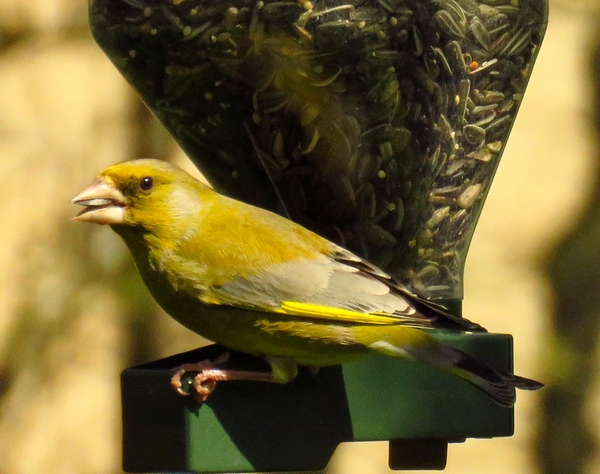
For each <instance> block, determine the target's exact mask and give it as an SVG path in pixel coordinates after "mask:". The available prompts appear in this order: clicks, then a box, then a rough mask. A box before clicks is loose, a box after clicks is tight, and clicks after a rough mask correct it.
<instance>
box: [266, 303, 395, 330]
mask: <svg viewBox="0 0 600 474" xmlns="http://www.w3.org/2000/svg"><path fill="white" fill-rule="evenodd" d="M277 312H278V313H284V314H288V315H290V316H303V317H306V318H315V319H330V320H334V321H337V322H346V323H355V324H378V325H381V324H398V318H397V317H394V316H391V315H387V314H384V313H364V314H363V313H357V312H356V311H350V310H347V309H341V308H334V307H331V306H323V305H320V304H312V303H299V302H298V301H285V302H284V303H283V304H282V305H281V307H280V308H279V309H278V310H277Z"/></svg>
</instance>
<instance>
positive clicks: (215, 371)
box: [171, 353, 274, 403]
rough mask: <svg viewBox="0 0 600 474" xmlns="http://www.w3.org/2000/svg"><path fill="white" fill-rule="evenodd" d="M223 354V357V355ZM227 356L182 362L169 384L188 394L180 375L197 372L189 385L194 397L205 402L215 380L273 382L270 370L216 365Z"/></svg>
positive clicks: (215, 384) (215, 382)
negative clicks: (226, 368) (241, 368)
mask: <svg viewBox="0 0 600 474" xmlns="http://www.w3.org/2000/svg"><path fill="white" fill-rule="evenodd" d="M224 356H225V357H224ZM228 358H229V353H225V354H224V355H223V356H221V357H219V358H218V359H216V360H214V361H212V362H211V361H209V360H204V361H201V362H196V363H190V364H183V365H182V366H180V367H178V369H177V371H176V372H175V374H174V375H173V377H171V386H172V387H173V388H174V389H175V390H176V391H177V393H179V394H180V395H189V394H188V393H186V392H185V391H184V390H183V389H182V388H181V387H182V383H181V377H183V375H184V374H185V373H186V372H198V375H196V376H195V377H194V381H193V382H192V384H191V386H192V387H193V389H194V398H196V400H198V402H200V403H202V402H205V401H206V400H207V398H208V396H209V395H210V394H211V393H212V392H213V391H214V390H215V388H216V386H217V382H223V381H226V380H252V381H257V382H274V378H273V374H272V373H271V372H252V371H244V370H225V369H219V368H218V367H216V365H217V364H219V363H221V364H222V363H223V362H226V361H227V359H228Z"/></svg>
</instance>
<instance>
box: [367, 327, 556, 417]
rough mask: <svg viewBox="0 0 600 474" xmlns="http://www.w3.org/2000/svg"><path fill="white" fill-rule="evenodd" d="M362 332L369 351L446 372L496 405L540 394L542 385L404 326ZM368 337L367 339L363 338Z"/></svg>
mask: <svg viewBox="0 0 600 474" xmlns="http://www.w3.org/2000/svg"><path fill="white" fill-rule="evenodd" d="M381 335H382V334H381V332H379V331H377V330H376V329H375V330H371V331H369V332H368V333H367V332H363V333H361V336H362V337H363V341H365V342H367V341H368V344H366V345H368V346H369V347H370V348H371V349H373V350H375V351H377V352H379V353H383V354H387V355H390V356H393V357H408V358H411V359H415V360H417V361H420V362H424V363H427V364H430V365H432V366H435V367H438V368H439V369H442V370H446V371H448V372H450V373H452V374H454V375H456V376H458V377H460V378H462V379H464V380H466V381H467V382H469V383H471V384H473V385H475V386H476V387H477V388H479V389H480V390H483V391H484V392H485V393H487V394H488V395H489V396H490V397H491V398H493V399H494V400H495V401H496V402H497V403H498V404H500V405H502V406H506V407H510V406H513V405H514V403H515V401H516V393H515V392H516V390H515V389H517V388H519V389H521V390H539V389H540V388H542V387H543V386H544V385H543V384H541V383H540V382H536V381H535V380H530V379H526V378H525V377H519V376H518V375H513V374H511V373H509V372H507V371H504V370H501V369H498V368H495V367H492V366H491V365H489V364H487V363H485V362H483V361H481V360H478V359H476V358H475V357H473V356H471V355H469V354H467V353H466V352H463V351H461V350H460V349H456V348H454V347H451V346H449V345H447V344H444V343H442V342H440V341H438V340H436V339H435V338H434V337H433V336H432V335H431V334H428V333H426V332H425V331H421V330H419V329H416V328H409V327H406V326H395V327H394V328H393V329H392V327H390V326H387V327H386V328H385V335H384V337H381ZM365 336H367V337H365Z"/></svg>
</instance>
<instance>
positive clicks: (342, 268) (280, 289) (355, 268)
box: [202, 248, 483, 331]
mask: <svg viewBox="0 0 600 474" xmlns="http://www.w3.org/2000/svg"><path fill="white" fill-rule="evenodd" d="M202 299H203V300H204V302H205V303H209V304H210V303H212V304H227V305H233V306H240V307H245V308H248V307H252V308H260V309H262V310H266V311H273V312H277V313H280V314H289V315H291V316H295V317H301V318H307V319H313V320H317V319H318V320H335V321H338V322H347V323H357V324H403V325H407V326H414V327H422V328H427V327H432V328H434V327H444V328H452V329H462V330H471V331H473V330H483V328H481V326H478V325H476V324H474V323H471V322H470V321H467V320H464V319H462V318H457V317H454V316H452V315H450V314H449V313H448V312H447V311H446V310H445V309H444V308H442V307H441V306H437V305H435V304H433V303H428V302H425V301H423V300H420V299H419V298H418V297H416V296H415V295H412V294H411V293H409V292H408V291H407V290H405V289H403V288H402V287H401V286H400V285H399V284H398V283H396V282H395V281H394V280H392V279H391V278H390V277H389V276H388V275H386V274H385V273H383V272H382V271H381V270H379V269H378V268H377V267H374V266H373V265H371V264H369V263H368V262H366V261H364V260H361V259H359V258H358V257H356V256H354V255H353V254H351V253H350V252H347V251H345V250H343V249H341V248H340V249H339V251H337V250H336V251H335V252H334V253H333V254H332V255H330V256H329V255H323V256H322V258H319V259H311V260H296V261H291V262H286V263H278V264H273V265H270V266H269V267H267V268H266V269H264V270H263V271H261V272H260V273H257V274H254V275H251V276H247V277H236V278H233V279H232V280H229V281H227V282H226V283H224V284H222V285H219V286H218V287H211V288H210V289H209V291H207V292H205V293H204V295H203V296H202Z"/></svg>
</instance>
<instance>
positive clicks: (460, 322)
mask: <svg viewBox="0 0 600 474" xmlns="http://www.w3.org/2000/svg"><path fill="white" fill-rule="evenodd" d="M331 257H332V258H333V259H334V260H335V261H336V262H340V263H344V264H346V265H348V266H350V267H353V268H356V269H357V270H359V272H360V273H362V274H365V275H369V276H370V277H372V278H374V279H376V280H378V281H380V282H382V283H383V284H385V285H386V286H387V287H388V288H390V290H391V291H392V293H395V294H397V295H398V296H400V297H402V298H404V299H405V300H406V301H407V302H408V303H409V304H410V305H411V306H412V307H413V308H415V309H416V311H417V312H418V313H419V314H421V315H422V316H424V317H425V318H427V319H429V320H430V321H431V326H432V327H437V328H445V329H462V330H466V331H477V332H487V330H486V329H485V328H484V327H483V326H480V325H479V324H477V323H474V322H472V321H469V320H468V319H466V318H462V317H459V316H455V315H453V314H451V313H450V312H449V311H448V310H447V309H446V308H445V307H443V306H441V305H439V304H436V303H434V302H432V301H428V300H425V299H423V298H421V297H419V296H417V295H415V294H414V293H411V292H410V291H409V290H408V289H406V288H405V287H404V286H402V285H400V284H399V283H398V282H397V281H395V280H394V279H393V278H392V277H390V276H389V275H388V274H386V273H384V272H383V271H382V270H381V269H380V268H378V267H376V266H375V265H373V264H372V263H369V262H367V261H366V260H364V259H362V258H360V257H357V256H356V255H354V254H353V253H351V252H349V251H348V250H346V249H344V248H342V247H337V246H336V247H335V248H333V250H332V252H331Z"/></svg>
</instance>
